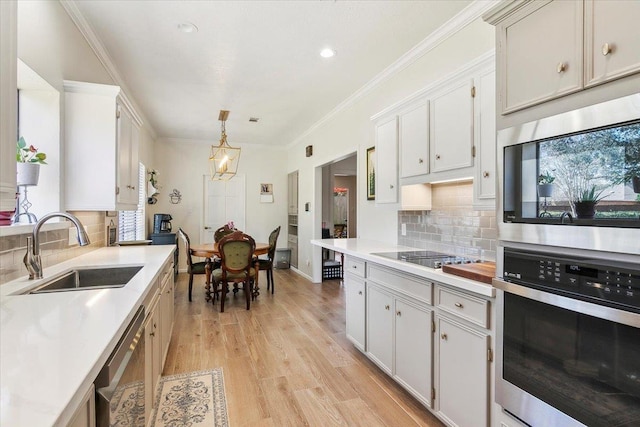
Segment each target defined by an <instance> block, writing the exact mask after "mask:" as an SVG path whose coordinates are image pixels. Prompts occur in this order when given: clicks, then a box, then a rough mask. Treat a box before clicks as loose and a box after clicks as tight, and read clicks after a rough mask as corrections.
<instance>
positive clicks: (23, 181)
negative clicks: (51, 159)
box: [16, 162, 40, 185]
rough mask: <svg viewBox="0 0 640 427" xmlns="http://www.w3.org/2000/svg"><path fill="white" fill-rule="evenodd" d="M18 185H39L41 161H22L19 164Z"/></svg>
mask: <svg viewBox="0 0 640 427" xmlns="http://www.w3.org/2000/svg"><path fill="white" fill-rule="evenodd" d="M16 169H17V171H18V173H17V177H16V178H17V179H16V184H17V185H38V178H39V177H40V163H21V162H18V166H17V168H16Z"/></svg>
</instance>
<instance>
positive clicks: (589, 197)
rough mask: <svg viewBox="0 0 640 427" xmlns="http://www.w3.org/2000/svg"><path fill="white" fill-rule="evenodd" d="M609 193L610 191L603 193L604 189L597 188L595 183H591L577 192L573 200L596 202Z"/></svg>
mask: <svg viewBox="0 0 640 427" xmlns="http://www.w3.org/2000/svg"><path fill="white" fill-rule="evenodd" d="M609 194H610V193H607V194H605V192H604V189H599V188H598V186H597V185H591V186H590V187H586V188H583V189H582V191H580V192H579V193H578V197H577V199H576V200H574V202H591V203H598V202H599V201H600V200H602V199H604V198H605V197H607V196H608V195H609Z"/></svg>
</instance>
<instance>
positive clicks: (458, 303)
mask: <svg viewBox="0 0 640 427" xmlns="http://www.w3.org/2000/svg"><path fill="white" fill-rule="evenodd" d="M454 305H455V306H456V307H458V308H462V303H460V302H457V303H455V304H454Z"/></svg>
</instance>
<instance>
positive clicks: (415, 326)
mask: <svg viewBox="0 0 640 427" xmlns="http://www.w3.org/2000/svg"><path fill="white" fill-rule="evenodd" d="M395 316H396V318H395V322H396V323H395V332H396V337H395V339H396V342H395V356H396V357H395V361H394V366H395V375H394V378H395V379H396V380H397V381H398V382H400V383H402V384H404V385H405V386H406V387H408V388H409V389H410V390H412V391H413V393H414V394H417V395H418V397H419V398H420V400H421V401H422V403H424V404H425V405H427V406H428V407H431V387H432V383H431V381H432V378H431V360H432V348H431V343H432V336H433V334H432V332H431V322H432V316H433V312H432V311H431V310H429V309H427V308H426V307H425V308H418V307H417V306H415V305H412V304H408V303H406V302H404V301H401V300H396V301H395Z"/></svg>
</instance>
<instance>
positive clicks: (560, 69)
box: [556, 62, 567, 74]
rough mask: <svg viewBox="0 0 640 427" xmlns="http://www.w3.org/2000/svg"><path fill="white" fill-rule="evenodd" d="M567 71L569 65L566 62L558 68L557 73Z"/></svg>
mask: <svg viewBox="0 0 640 427" xmlns="http://www.w3.org/2000/svg"><path fill="white" fill-rule="evenodd" d="M566 70H567V64H566V63H564V62H561V63H559V64H558V67H557V68H556V71H557V72H558V74H561V73H564V72H565V71H566Z"/></svg>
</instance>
